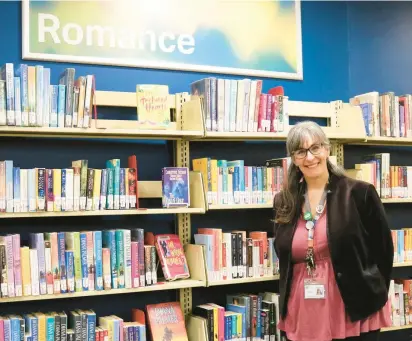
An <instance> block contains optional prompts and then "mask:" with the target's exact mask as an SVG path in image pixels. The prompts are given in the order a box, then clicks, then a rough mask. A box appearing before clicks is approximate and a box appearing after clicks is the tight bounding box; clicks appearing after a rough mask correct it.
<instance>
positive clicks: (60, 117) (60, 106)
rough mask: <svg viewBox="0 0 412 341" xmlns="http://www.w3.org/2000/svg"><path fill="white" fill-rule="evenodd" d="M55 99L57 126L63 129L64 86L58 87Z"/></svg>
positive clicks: (64, 108)
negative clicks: (56, 100)
mask: <svg viewBox="0 0 412 341" xmlns="http://www.w3.org/2000/svg"><path fill="white" fill-rule="evenodd" d="M57 99H58V102H57V124H58V127H59V128H64V127H65V125H64V118H65V112H66V86H65V85H64V84H59V85H58V95H57Z"/></svg>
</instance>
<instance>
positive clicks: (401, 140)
mask: <svg viewBox="0 0 412 341" xmlns="http://www.w3.org/2000/svg"><path fill="white" fill-rule="evenodd" d="M342 142H344V143H345V144H353V145H375V146H412V138H411V137H385V136H365V137H364V138H362V139H358V140H353V141H351V140H347V141H342Z"/></svg>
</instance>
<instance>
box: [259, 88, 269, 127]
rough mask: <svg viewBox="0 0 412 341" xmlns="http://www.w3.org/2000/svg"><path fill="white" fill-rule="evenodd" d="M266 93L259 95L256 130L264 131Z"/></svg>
mask: <svg viewBox="0 0 412 341" xmlns="http://www.w3.org/2000/svg"><path fill="white" fill-rule="evenodd" d="M267 96H268V95H267V94H261V95H260V103H259V116H258V131H265V125H264V121H265V120H266V107H267Z"/></svg>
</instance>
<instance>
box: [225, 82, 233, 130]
mask: <svg viewBox="0 0 412 341" xmlns="http://www.w3.org/2000/svg"><path fill="white" fill-rule="evenodd" d="M224 83H225V94H224V102H225V106H224V114H223V131H230V92H231V89H230V79H225V80H224Z"/></svg>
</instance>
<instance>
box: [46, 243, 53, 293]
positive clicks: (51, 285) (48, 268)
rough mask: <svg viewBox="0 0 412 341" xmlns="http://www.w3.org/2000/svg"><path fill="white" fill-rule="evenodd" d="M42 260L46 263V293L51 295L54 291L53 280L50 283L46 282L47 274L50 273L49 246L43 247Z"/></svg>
mask: <svg viewBox="0 0 412 341" xmlns="http://www.w3.org/2000/svg"><path fill="white" fill-rule="evenodd" d="M44 262H45V264H46V284H47V294H48V295H53V293H54V288H53V282H52V283H51V284H50V283H48V282H47V279H48V275H49V274H52V266H51V248H50V247H45V248H44Z"/></svg>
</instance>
